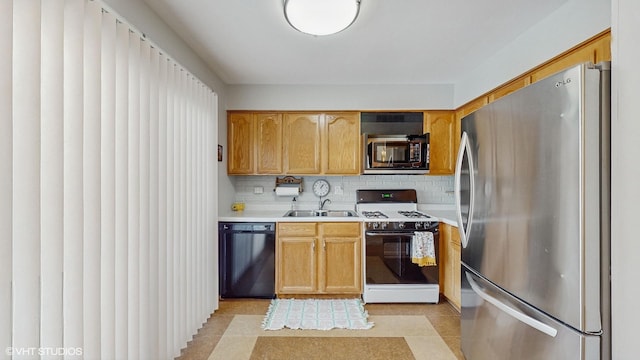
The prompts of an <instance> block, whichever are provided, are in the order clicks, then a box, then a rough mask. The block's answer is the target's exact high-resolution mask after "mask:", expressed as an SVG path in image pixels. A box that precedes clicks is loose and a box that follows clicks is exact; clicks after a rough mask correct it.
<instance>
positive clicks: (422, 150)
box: [362, 134, 429, 174]
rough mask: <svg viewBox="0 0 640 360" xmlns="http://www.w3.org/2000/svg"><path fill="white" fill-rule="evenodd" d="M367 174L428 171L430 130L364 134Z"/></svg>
mask: <svg viewBox="0 0 640 360" xmlns="http://www.w3.org/2000/svg"><path fill="white" fill-rule="evenodd" d="M362 136H363V144H364V147H365V148H364V151H363V154H364V171H363V172H364V174H427V173H429V134H422V135H373V134H363V135H362Z"/></svg>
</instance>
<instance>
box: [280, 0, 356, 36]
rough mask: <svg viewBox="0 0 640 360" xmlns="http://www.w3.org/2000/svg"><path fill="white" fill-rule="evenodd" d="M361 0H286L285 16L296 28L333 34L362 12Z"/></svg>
mask: <svg viewBox="0 0 640 360" xmlns="http://www.w3.org/2000/svg"><path fill="white" fill-rule="evenodd" d="M360 1H361V0H284V17H285V18H286V19H287V22H288V23H289V25H291V26H292V27H293V28H294V29H296V30H298V31H300V32H303V33H305V34H310V35H316V36H321V35H331V34H335V33H338V32H340V31H342V30H344V29H346V28H348V27H349V26H350V25H351V24H353V22H354V21H356V18H357V17H358V13H359V12H360Z"/></svg>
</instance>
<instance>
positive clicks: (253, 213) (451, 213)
mask: <svg viewBox="0 0 640 360" xmlns="http://www.w3.org/2000/svg"><path fill="white" fill-rule="evenodd" d="M347 209H348V210H352V209H353V206H350V207H342V208H340V210H347ZM288 210H289V208H282V207H272V208H269V207H252V206H250V205H248V206H247V209H246V210H244V211H230V210H229V211H224V212H221V213H220V216H218V221H222V222H284V221H286V222H309V221H313V222H320V221H324V222H326V221H330V222H352V221H363V218H362V217H350V216H349V217H327V216H318V217H284V216H283V215H284V214H285V213H286V212H287V211H288ZM418 210H419V211H422V212H424V213H426V214H428V215H431V216H433V217H435V218H436V219H438V221H440V222H443V223H446V224H449V225H453V226H458V223H457V221H456V215H455V209H454V207H453V206H452V205H428V204H427V205H425V204H419V205H418Z"/></svg>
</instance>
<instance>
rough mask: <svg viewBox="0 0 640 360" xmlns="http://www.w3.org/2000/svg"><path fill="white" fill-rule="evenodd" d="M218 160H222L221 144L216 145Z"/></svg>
mask: <svg viewBox="0 0 640 360" xmlns="http://www.w3.org/2000/svg"><path fill="white" fill-rule="evenodd" d="M218 161H222V145H218Z"/></svg>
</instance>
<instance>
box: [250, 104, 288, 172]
mask: <svg viewBox="0 0 640 360" xmlns="http://www.w3.org/2000/svg"><path fill="white" fill-rule="evenodd" d="M255 123H256V127H255V133H256V140H255V149H256V173H258V174H282V114H261V113H260V114H257V115H256V121H255Z"/></svg>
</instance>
